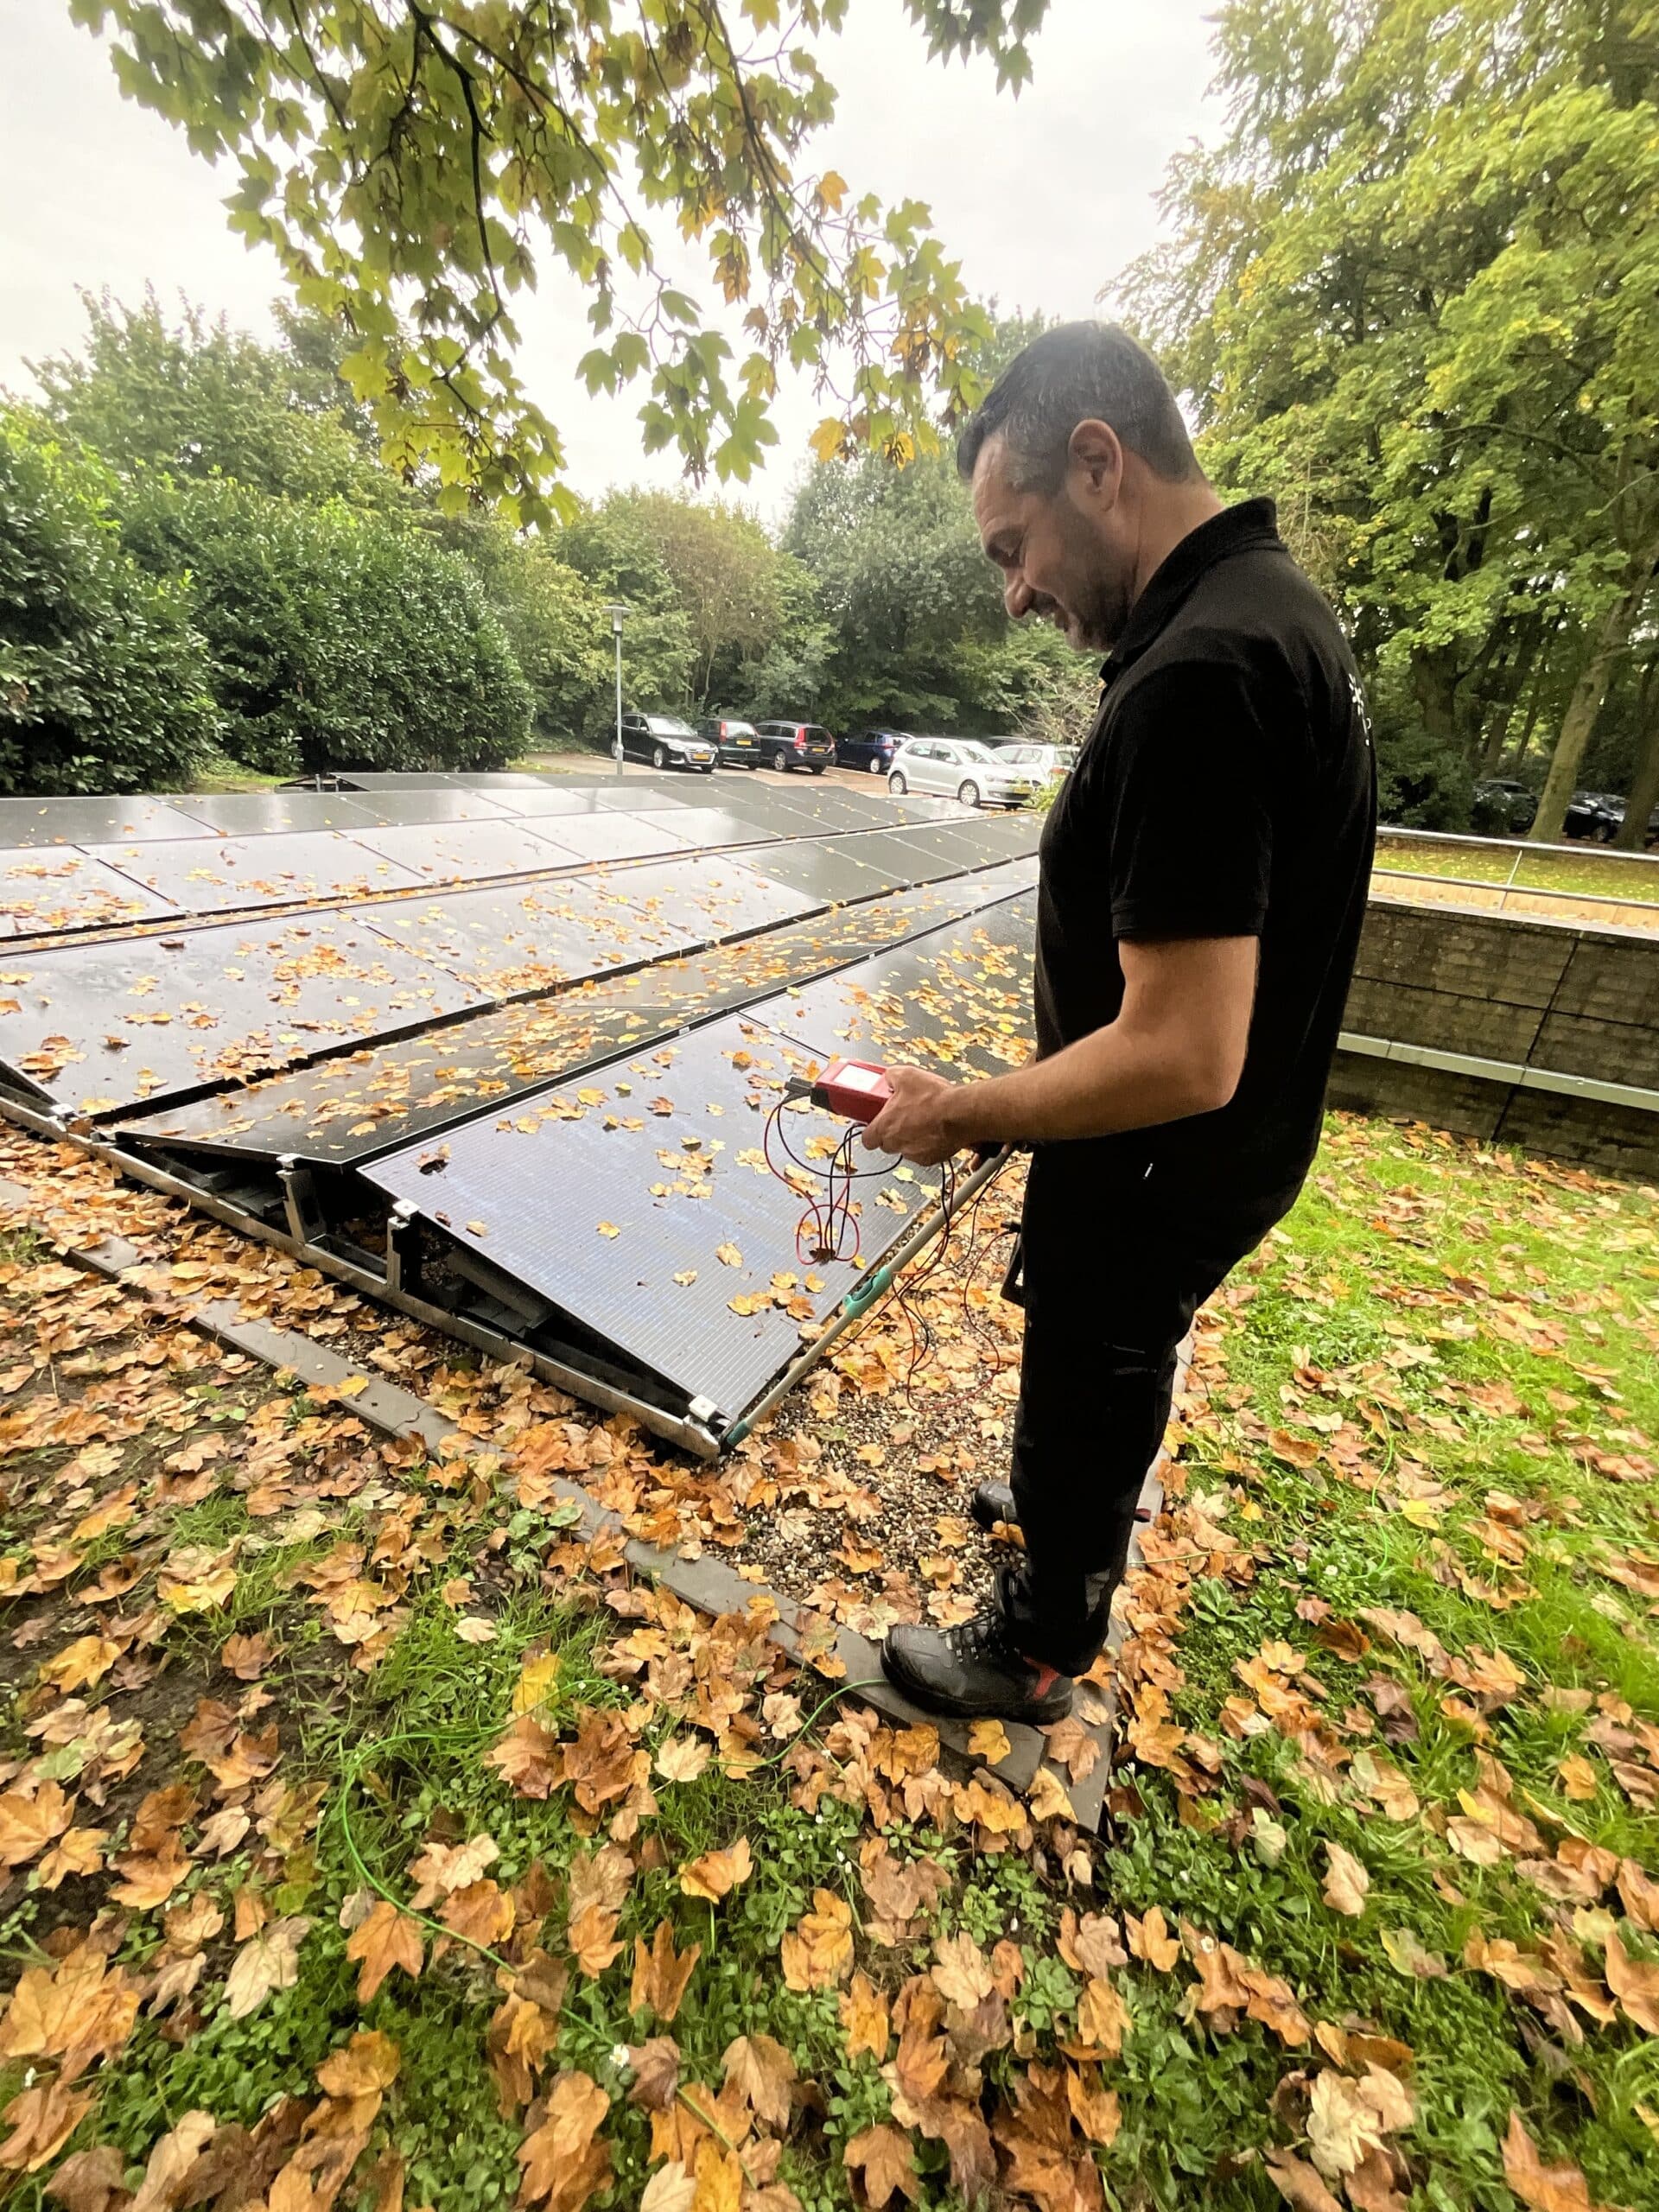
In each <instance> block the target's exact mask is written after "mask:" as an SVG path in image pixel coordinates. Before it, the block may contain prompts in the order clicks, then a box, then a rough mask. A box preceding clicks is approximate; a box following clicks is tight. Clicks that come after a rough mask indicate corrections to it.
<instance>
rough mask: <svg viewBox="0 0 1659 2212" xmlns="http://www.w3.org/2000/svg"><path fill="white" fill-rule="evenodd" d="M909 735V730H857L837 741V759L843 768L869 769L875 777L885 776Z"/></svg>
mask: <svg viewBox="0 0 1659 2212" xmlns="http://www.w3.org/2000/svg"><path fill="white" fill-rule="evenodd" d="M909 735H910V732H909V731H908V730H907V729H861V730H857V731H855V733H854V734H852V735H851V736H850V737H838V738H837V739H836V760H838V761H839V762H840V764H841V766H842V767H843V768H868V770H869V772H870V773H871V775H873V776H885V775H886V774H887V771H888V769H889V768H891V767H892V766H893V754H894V753H896V752H897V751H898V750H899V747H900V746H901V745H902V744H903V743H904V742H905V741H906V738H907V737H908V736H909Z"/></svg>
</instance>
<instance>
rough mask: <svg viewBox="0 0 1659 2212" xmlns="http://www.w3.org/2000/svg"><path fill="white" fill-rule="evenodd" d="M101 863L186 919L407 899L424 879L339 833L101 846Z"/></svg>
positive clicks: (278, 832)
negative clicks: (388, 896) (325, 902)
mask: <svg viewBox="0 0 1659 2212" xmlns="http://www.w3.org/2000/svg"><path fill="white" fill-rule="evenodd" d="M94 851H95V853H96V855H97V857H98V858H99V860H101V861H107V862H108V864H109V865H110V866H111V868H119V869H120V870H121V872H122V874H124V875H128V876H130V877H132V878H133V879H134V880H135V881H137V882H138V883H142V884H143V885H145V886H147V887H148V888H149V889H150V890H151V891H155V892H157V893H160V895H161V896H162V898H163V899H167V900H168V901H169V902H170V903H171V904H172V905H173V906H176V907H178V908H180V909H181V911H182V912H185V913H191V914H212V913H222V912H226V911H227V910H228V909H229V908H231V907H233V906H238V907H242V906H245V907H254V906H280V905H283V903H285V902H286V901H288V900H290V899H326V898H337V897H357V896H360V895H362V894H365V893H373V892H377V891H402V890H407V889H409V888H410V887H413V886H415V885H417V884H418V883H419V882H420V880H421V879H420V877H419V876H418V875H416V874H412V873H411V872H410V870H409V869H408V868H400V867H399V866H398V865H397V861H395V860H392V859H389V858H387V857H385V856H384V855H381V854H379V853H377V852H373V851H372V850H370V849H368V848H367V847H365V845H364V844H363V842H361V841H360V840H359V839H357V838H353V837H344V836H340V833H339V832H338V831H337V830H331V829H308V830H296V831H295V832H294V833H292V834H291V835H289V834H286V833H284V832H283V831H281V830H274V831H272V832H270V834H268V835H266V836H259V837H220V838H216V839H206V838H200V837H193V838H188V839H186V838H179V839H176V840H175V839H173V838H170V837H162V838H157V839H156V840H155V841H154V842H151V843H149V844H143V845H139V844H130V845H100V846H98V847H95V848H94Z"/></svg>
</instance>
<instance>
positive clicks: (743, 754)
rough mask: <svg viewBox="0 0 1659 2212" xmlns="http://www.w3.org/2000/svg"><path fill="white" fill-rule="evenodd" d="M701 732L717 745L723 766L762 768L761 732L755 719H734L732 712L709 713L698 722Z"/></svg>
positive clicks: (716, 752) (712, 743) (705, 737)
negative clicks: (722, 713) (751, 720)
mask: <svg viewBox="0 0 1659 2212" xmlns="http://www.w3.org/2000/svg"><path fill="white" fill-rule="evenodd" d="M697 735H698V736H699V737H701V738H702V739H704V740H705V741H707V742H708V743H709V744H710V745H712V746H713V747H714V748H715V759H716V760H718V761H719V763H720V765H721V767H722V768H758V767H759V766H760V732H759V731H758V730H757V729H756V728H755V726H754V724H753V722H740V721H734V720H733V718H732V717H731V716H730V715H724V716H721V715H708V716H707V717H706V718H705V719H704V720H703V721H700V722H699V723H698V724H697Z"/></svg>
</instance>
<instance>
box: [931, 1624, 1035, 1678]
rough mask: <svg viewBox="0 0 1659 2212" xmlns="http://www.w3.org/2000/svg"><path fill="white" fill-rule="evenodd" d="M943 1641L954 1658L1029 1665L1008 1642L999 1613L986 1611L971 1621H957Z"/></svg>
mask: <svg viewBox="0 0 1659 2212" xmlns="http://www.w3.org/2000/svg"><path fill="white" fill-rule="evenodd" d="M944 1640H945V1642H946V1643H948V1644H949V1645H950V1650H951V1654H952V1656H954V1657H956V1658H957V1659H991V1660H999V1661H1001V1662H1013V1663H1014V1664H1015V1665H1018V1666H1020V1667H1028V1666H1029V1665H1030V1664H1031V1662H1030V1661H1029V1660H1028V1659H1027V1657H1026V1656H1025V1655H1024V1654H1023V1653H1022V1652H1020V1651H1017V1650H1015V1649H1014V1645H1013V1644H1012V1643H1010V1642H1009V1641H1008V1632H1007V1624H1006V1623H1005V1622H1004V1620H1003V1618H1002V1616H1001V1613H999V1612H996V1611H991V1610H987V1611H984V1612H982V1613H976V1614H975V1615H974V1617H973V1618H972V1619H971V1620H966V1621H958V1622H957V1625H956V1626H955V1628H948V1629H946V1630H945V1631H944Z"/></svg>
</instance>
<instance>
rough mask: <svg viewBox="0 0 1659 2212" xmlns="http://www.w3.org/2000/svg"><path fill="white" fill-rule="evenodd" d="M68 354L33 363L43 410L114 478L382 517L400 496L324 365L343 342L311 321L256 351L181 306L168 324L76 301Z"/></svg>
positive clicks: (298, 322) (106, 304) (151, 308)
mask: <svg viewBox="0 0 1659 2212" xmlns="http://www.w3.org/2000/svg"><path fill="white" fill-rule="evenodd" d="M81 301H82V304H83V306H84V307H85V308H86V319H87V323H88V329H87V335H86V345H85V346H84V347H83V349H82V350H81V351H80V352H79V353H67V354H60V355H57V356H55V357H54V358H53V359H49V360H45V361H36V362H34V363H31V367H32V368H33V370H34V373H35V379H36V381H37V382H38V383H39V385H40V386H41V391H42V392H43V393H44V395H45V405H46V408H47V411H48V413H49V414H50V415H51V416H52V418H53V420H54V422H56V423H59V424H60V425H61V426H62V428H63V429H65V430H66V431H67V433H68V434H69V435H71V436H72V437H73V438H76V439H78V440H79V441H80V442H82V443H83V444H85V445H88V446H90V447H92V449H93V450H94V451H95V452H97V453H99V454H102V455H103V456H104V458H105V461H108V462H110V464H111V466H112V467H116V468H118V469H121V470H123V471H126V470H130V469H134V468H137V467H151V468H162V469H165V470H167V471H168V473H169V474H172V475H174V476H230V477H234V478H235V479H236V480H237V481H238V483H243V484H251V485H254V486H257V488H258V489H259V490H260V491H262V492H270V493H278V494H280V495H282V496H283V497H287V498H291V499H334V498H339V499H349V500H350V501H352V503H353V505H358V506H366V507H374V508H378V509H379V510H380V511H382V512H385V511H387V510H389V509H391V507H392V506H393V505H396V504H397V501H398V499H399V498H400V493H399V489H398V486H397V483H396V481H395V480H394V479H393V478H392V477H391V475H390V474H388V473H387V471H386V470H385V468H384V467H382V466H381V464H380V462H379V460H378V455H377V454H376V452H375V449H374V446H373V443H372V437H371V438H370V439H369V440H368V441H366V442H365V435H364V423H363V419H362V416H361V414H360V412H359V411H358V410H356V409H355V406H354V403H353V400H352V395H351V392H350V390H349V388H348V387H347V386H346V385H344V384H342V383H341V382H340V378H339V376H338V374H337V373H336V371H335V367H334V356H335V355H336V354H337V353H338V351H339V348H340V343H341V340H340V334H339V333H338V332H337V331H334V330H331V329H328V328H327V327H325V326H323V325H322V324H321V322H320V321H318V319H317V318H315V317H314V316H304V315H295V314H293V313H292V312H291V311H290V312H289V313H288V314H287V315H283V317H282V322H283V339H282V342H281V343H280V344H279V345H277V346H262V345H261V344H260V343H259V342H258V340H257V339H254V338H251V337H250V336H249V335H248V334H247V333H246V332H245V331H240V330H232V328H231V327H230V326H229V324H228V323H226V321H225V320H224V319H223V317H220V318H219V321H209V320H208V319H207V315H204V313H203V312H202V310H201V309H200V308H196V307H192V306H190V305H188V303H187V304H186V305H185V306H184V308H182V310H181V316H180V320H179V321H178V323H177V324H176V325H169V323H168V321H167V319H166V318H165V316H164V315H162V310H161V306H160V303H159V302H157V300H156V296H155V294H154V292H146V294H145V296H144V302H143V306H142V307H139V308H126V307H123V306H121V305H120V304H119V303H118V302H116V301H114V300H112V299H111V297H110V296H109V295H108V293H105V295H104V296H102V297H101V298H99V299H94V298H93V297H92V296H91V294H90V293H83V294H82V295H81Z"/></svg>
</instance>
